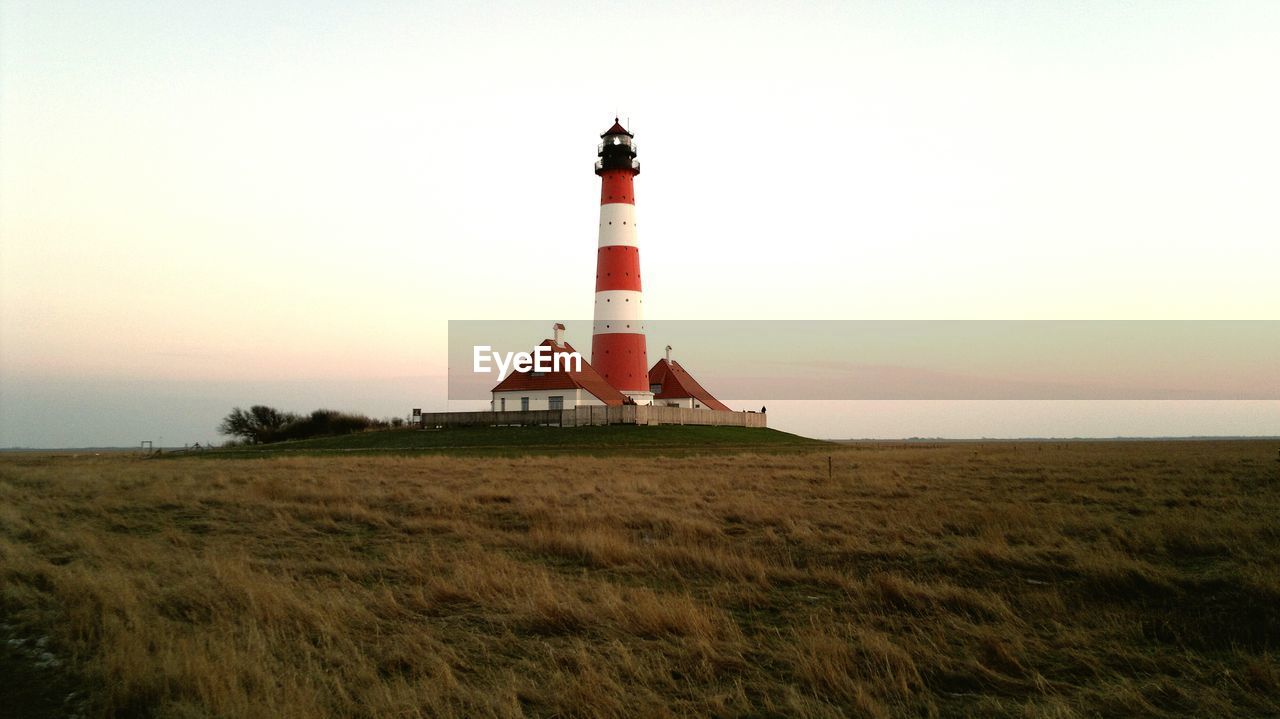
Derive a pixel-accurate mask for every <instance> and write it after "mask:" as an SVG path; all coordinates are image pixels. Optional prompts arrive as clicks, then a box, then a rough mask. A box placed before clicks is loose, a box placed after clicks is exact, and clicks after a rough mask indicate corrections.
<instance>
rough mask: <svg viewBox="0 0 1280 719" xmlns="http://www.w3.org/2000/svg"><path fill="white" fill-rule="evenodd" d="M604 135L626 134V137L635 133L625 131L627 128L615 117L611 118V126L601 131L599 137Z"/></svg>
mask: <svg viewBox="0 0 1280 719" xmlns="http://www.w3.org/2000/svg"><path fill="white" fill-rule="evenodd" d="M605 135H626V136H627V137H635V135H632V134H631V133H630V132H627V128H625V127H623V126H622V123H620V122H618V118H616V117H615V118H613V127H611V128H609V129H608V130H605V131H604V132H603V133H601V135H600V137H604V136H605Z"/></svg>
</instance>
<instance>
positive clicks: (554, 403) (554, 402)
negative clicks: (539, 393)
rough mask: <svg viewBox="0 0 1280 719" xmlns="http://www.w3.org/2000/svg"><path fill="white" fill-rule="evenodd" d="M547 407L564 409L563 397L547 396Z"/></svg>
mask: <svg viewBox="0 0 1280 719" xmlns="http://www.w3.org/2000/svg"><path fill="white" fill-rule="evenodd" d="M547 406H548V409H564V397H548V398H547Z"/></svg>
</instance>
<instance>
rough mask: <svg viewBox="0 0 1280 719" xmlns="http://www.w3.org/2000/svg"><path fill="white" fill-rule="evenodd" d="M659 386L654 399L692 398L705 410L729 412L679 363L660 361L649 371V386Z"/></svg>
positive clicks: (666, 360)
mask: <svg viewBox="0 0 1280 719" xmlns="http://www.w3.org/2000/svg"><path fill="white" fill-rule="evenodd" d="M655 384H656V385H659V386H660V388H661V389H660V391H659V392H658V393H657V394H655V395H654V396H653V398H654V399H685V398H686V397H692V398H694V399H696V400H698V401H699V402H701V403H702V406H704V407H706V408H707V409H720V410H725V411H729V408H728V407H726V406H725V404H724V403H723V402H721V401H720V400H718V399H716V398H715V397H712V396H711V393H710V392H708V391H707V390H706V389H704V388H703V386H702V385H700V384H698V380H696V379H694V378H693V375H691V374H689V373H688V372H687V371H685V368H684V367H681V366H680V363H679V362H673V361H671V360H668V359H665V358H664V359H660V360H658V362H657V364H655V365H654V366H653V368H652V369H650V370H649V385H650V386H653V385H655Z"/></svg>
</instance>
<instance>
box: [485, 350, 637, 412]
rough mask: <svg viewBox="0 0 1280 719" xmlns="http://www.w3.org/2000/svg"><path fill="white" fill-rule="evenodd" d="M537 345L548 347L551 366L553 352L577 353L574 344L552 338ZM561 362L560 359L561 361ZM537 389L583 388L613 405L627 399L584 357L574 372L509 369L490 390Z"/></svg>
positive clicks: (553, 362) (570, 364)
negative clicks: (536, 373) (537, 371)
mask: <svg viewBox="0 0 1280 719" xmlns="http://www.w3.org/2000/svg"><path fill="white" fill-rule="evenodd" d="M538 346H539V347H550V348H551V352H552V357H551V360H552V366H554V364H555V355H559V354H568V353H570V352H576V351H577V350H575V349H574V348H573V345H570V344H569V343H568V342H565V343H564V344H562V345H560V346H559V347H557V346H556V342H555V340H543V341H542V344H540V345H538ZM562 362H563V360H562ZM561 366H562V367H563V366H573V363H567V364H562V365H561ZM537 389H546V390H552V389H584V390H586V391H587V392H590V393H591V394H592V395H593V396H594V397H595V398H596V399H598V400H600V401H601V402H604V403H605V404H607V405H609V406H611V407H613V406H617V405H620V404H623V403H625V402H626V400H627V397H626V395H624V394H622V393H621V392H619V391H618V390H616V389H614V387H613V385H611V384H609V383H608V381H606V380H605V378H604V377H601V376H600V373H599V372H597V371H596V370H595V368H594V367H592V366H591V365H590V364H589V363H588V362H587V360H586V359H585V358H583V360H582V369H581V370H579V371H576V372H565V371H563V370H562V371H560V372H543V373H541V374H540V375H539V376H537V377H535V376H533V372H532V370H530V371H528V372H512V373H511V374H509V375H507V376H506V378H505V379H503V380H502V381H501V382H499V383H498V384H497V385H496V386H495V387H494V388H493V389H492V390H490V391H491V392H520V391H523V390H537Z"/></svg>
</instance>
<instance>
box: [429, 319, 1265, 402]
mask: <svg viewBox="0 0 1280 719" xmlns="http://www.w3.org/2000/svg"><path fill="white" fill-rule="evenodd" d="M554 322H555V320H546V321H537V320H451V321H450V322H449V399H450V400H480V399H483V400H488V399H490V398H491V396H492V395H491V394H490V392H491V390H492V389H493V387H494V385H496V384H497V383H498V381H499V380H500V379H501V378H500V377H499V376H498V373H497V370H496V368H495V369H491V370H490V371H489V372H487V373H477V372H475V371H474V365H475V362H474V360H475V355H476V348H477V347H488V348H489V350H488V352H489V353H497V355H499V356H502V355H506V354H507V353H513V356H514V353H520V352H526V353H527V352H532V351H533V350H534V348H535V347H537V345H538V344H539V343H541V342H542V341H543V340H544V339H548V338H551V337H552V333H553V329H552V325H553V323H554ZM561 322H562V324H564V325H565V328H566V329H565V333H564V341H565V342H566V343H568V344H569V345H570V346H571V347H572V348H573V349H575V350H577V351H578V352H579V353H581V355H582V358H583V360H584V361H585V362H586V363H590V361H591V333H592V322H591V321H590V320H570V321H561ZM644 332H645V335H646V336H647V338H648V339H647V342H648V366H649V367H652V366H653V365H654V363H655V362H658V361H659V360H662V359H663V358H664V356H665V355H666V347H667V346H671V348H672V350H671V359H672V360H674V361H676V362H678V363H679V364H680V365H681V366H682V367H683V368H684V369H685V370H686V371H688V372H689V373H690V374H691V375H692V376H693V377H694V378H695V379H697V381H698V382H699V383H700V384H702V386H703V387H705V388H706V389H707V390H708V391H709V392H710V393H711V394H713V395H714V396H716V397H717V398H719V399H720V400H722V401H726V402H729V401H732V400H735V399H751V400H753V401H757V400H771V399H772V400H788V399H790V400H802V399H826V400H830V399H849V400H888V399H895V400H898V399H929V400H939V399H945V400H972V399H996V400H1005V399H1033V400H1060V399H1072V400H1077V399H1097V400H1104V399H1124V400H1134V399H1142V400H1149V399H1213V400H1244V399H1250V400H1259V399H1280V321H1275V320H1239V321H1237V320H1112V321H1093V320H1078V321H1072V320H1062V321H1057V320H1054V321H1040V320H1026V321H1020V320H972V321H970V320H847V321H846V320H647V321H645V323H644ZM487 364H488V365H489V366H490V367H491V368H493V367H494V365H495V364H496V363H495V362H493V361H489V362H488V363H487Z"/></svg>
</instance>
